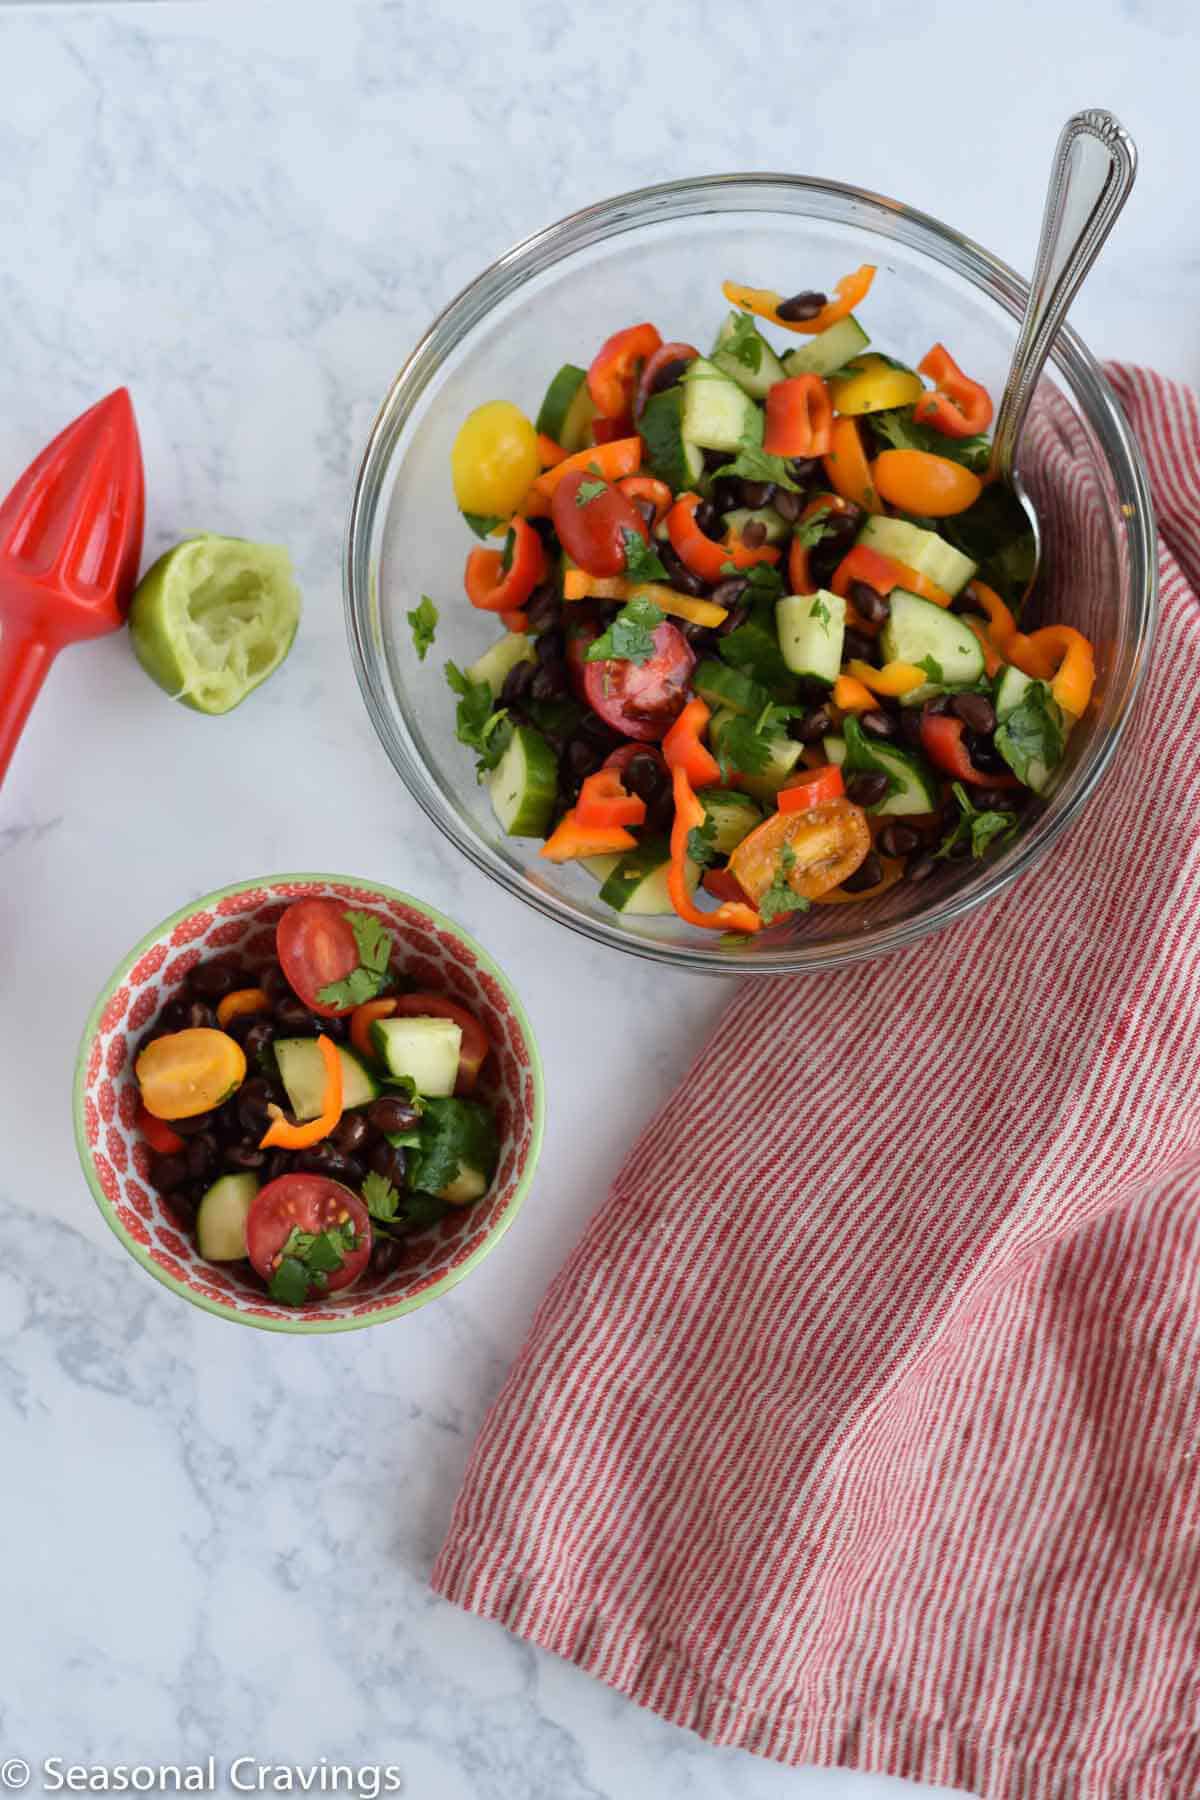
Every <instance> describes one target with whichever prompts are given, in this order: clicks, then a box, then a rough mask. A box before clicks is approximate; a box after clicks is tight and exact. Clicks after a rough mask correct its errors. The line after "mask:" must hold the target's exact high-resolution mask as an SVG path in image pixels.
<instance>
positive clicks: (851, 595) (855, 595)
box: [846, 581, 892, 625]
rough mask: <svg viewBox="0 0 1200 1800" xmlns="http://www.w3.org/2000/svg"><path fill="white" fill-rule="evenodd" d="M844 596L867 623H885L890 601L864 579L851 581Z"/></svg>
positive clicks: (887, 617) (888, 615) (888, 616)
mask: <svg viewBox="0 0 1200 1800" xmlns="http://www.w3.org/2000/svg"><path fill="white" fill-rule="evenodd" d="M846 598H847V599H848V600H850V601H851V603H852V604H853V605H854V606H855V607H856V608H857V610H858V611H859V612H860V613H861V614H862V616H863V618H864V619H865V620H866V621H867V624H868V625H886V624H887V621H888V619H889V618H890V616H891V611H892V608H891V603H890V601H889V600H887V599H886V598H885V596H884V595H883V594H879V593H876V591H875V589H874V588H873V587H871V586H870V585H869V584H868V583H867V582H865V581H852V582H851V583H850V587H849V589H848V591H847V595H846Z"/></svg>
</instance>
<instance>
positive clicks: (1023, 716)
mask: <svg viewBox="0 0 1200 1800" xmlns="http://www.w3.org/2000/svg"><path fill="white" fill-rule="evenodd" d="M1065 741H1066V731H1065V720H1064V719H1063V715H1062V710H1061V708H1060V707H1059V705H1058V703H1057V701H1056V700H1055V699H1054V698H1053V696H1052V695H1051V692H1050V689H1049V687H1048V686H1047V685H1046V683H1045V682H1044V681H1035V682H1034V683H1033V685H1032V687H1029V688H1027V689H1026V690H1025V693H1024V695H1023V696H1022V699H1021V704H1020V705H1019V706H1014V708H1013V710H1012V711H1011V712H1010V713H1006V714H1005V716H1004V718H1003V720H1002V721H1001V723H1000V724H999V725H997V727H996V748H997V750H998V751H999V752H1000V754H1001V756H1002V757H1003V758H1004V760H1005V762H1006V763H1007V764H1008V766H1009V768H1010V769H1011V770H1012V772H1013V774H1014V775H1015V776H1016V777H1017V779H1018V781H1024V782H1026V783H1027V784H1029V785H1032V784H1031V783H1030V782H1029V774H1030V769H1031V767H1032V766H1033V765H1034V764H1035V763H1039V764H1041V766H1042V767H1043V768H1044V769H1053V768H1054V766H1055V765H1056V764H1057V763H1058V762H1060V761H1061V760H1062V753H1063V746H1064V744H1065Z"/></svg>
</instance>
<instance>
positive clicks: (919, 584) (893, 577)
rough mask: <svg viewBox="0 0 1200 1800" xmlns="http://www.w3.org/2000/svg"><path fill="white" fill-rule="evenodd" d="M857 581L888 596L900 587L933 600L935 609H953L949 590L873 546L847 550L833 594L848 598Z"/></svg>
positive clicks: (856, 545) (831, 587)
mask: <svg viewBox="0 0 1200 1800" xmlns="http://www.w3.org/2000/svg"><path fill="white" fill-rule="evenodd" d="M856 581H863V582H865V583H866V585H867V586H868V587H873V588H874V589H875V592H876V593H877V594H883V595H887V594H890V593H891V591H892V589H893V588H897V587H900V588H906V589H907V590H908V592H909V593H910V594H919V595H920V596H921V598H922V600H932V601H933V603H934V605H935V606H949V605H950V601H951V596H950V595H949V594H948V593H947V592H946V590H945V588H940V587H938V585H937V583H936V582H933V581H930V579H929V577H928V576H927V575H922V574H921V572H920V570H919V569H912V568H910V567H909V565H908V564H907V563H902V562H897V561H896V559H895V557H894V556H881V555H880V553H879V551H878V550H872V549H871V547H870V545H869V544H855V545H854V547H853V548H852V549H851V550H848V551H847V553H846V555H845V556H844V557H843V558H842V560H841V562H840V563H839V564H838V566H837V568H836V569H835V570H834V572H833V578H832V580H831V581H830V583H829V586H830V589H831V590H832V592H833V593H835V594H841V595H843V596H845V595H846V594H848V593H849V591H850V587H851V585H852V583H854V582H856Z"/></svg>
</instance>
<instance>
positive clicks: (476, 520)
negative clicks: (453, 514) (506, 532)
mask: <svg viewBox="0 0 1200 1800" xmlns="http://www.w3.org/2000/svg"><path fill="white" fill-rule="evenodd" d="M463 518H464V519H465V520H466V521H467V524H468V525H469V526H470V527H471V530H472V531H473V532H474V533H475V536H476V537H478V538H485V537H490V536H491V535H492V532H493V531H494V530H495V529H496V527H497V525H503V523H504V520H503V519H502V518H500V517H499V515H498V514H496V513H469V512H465V513H464V514H463Z"/></svg>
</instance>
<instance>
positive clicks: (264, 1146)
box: [258, 1036, 342, 1150]
mask: <svg viewBox="0 0 1200 1800" xmlns="http://www.w3.org/2000/svg"><path fill="white" fill-rule="evenodd" d="M317 1048H318V1050H319V1051H320V1052H321V1061H322V1062H323V1063H324V1064H325V1087H324V1090H323V1092H322V1094H321V1110H320V1112H319V1114H318V1115H317V1117H316V1118H315V1119H310V1120H309V1121H308V1122H307V1124H304V1125H293V1124H292V1121H291V1120H290V1119H285V1118H284V1116H283V1113H282V1112H281V1111H280V1109H279V1108H278V1107H277V1106H276V1107H274V1108H273V1109H272V1111H273V1115H274V1116H273V1117H272V1119H271V1123H270V1125H269V1126H268V1127H267V1130H266V1134H265V1136H263V1137H262V1138H260V1139H259V1144H258V1147H259V1149H260V1150H273V1149H276V1148H278V1149H280V1150H307V1149H309V1148H310V1147H311V1146H312V1145H313V1144H319V1143H320V1142H321V1139H322V1138H327V1137H328V1136H329V1134H330V1132H331V1131H332V1130H333V1128H334V1126H335V1125H336V1124H337V1122H338V1120H339V1119H340V1118H341V1116H342V1059H341V1057H340V1056H339V1055H338V1048H337V1045H336V1044H335V1043H334V1041H333V1039H332V1038H328V1037H324V1036H321V1037H319V1038H318V1039H317Z"/></svg>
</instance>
